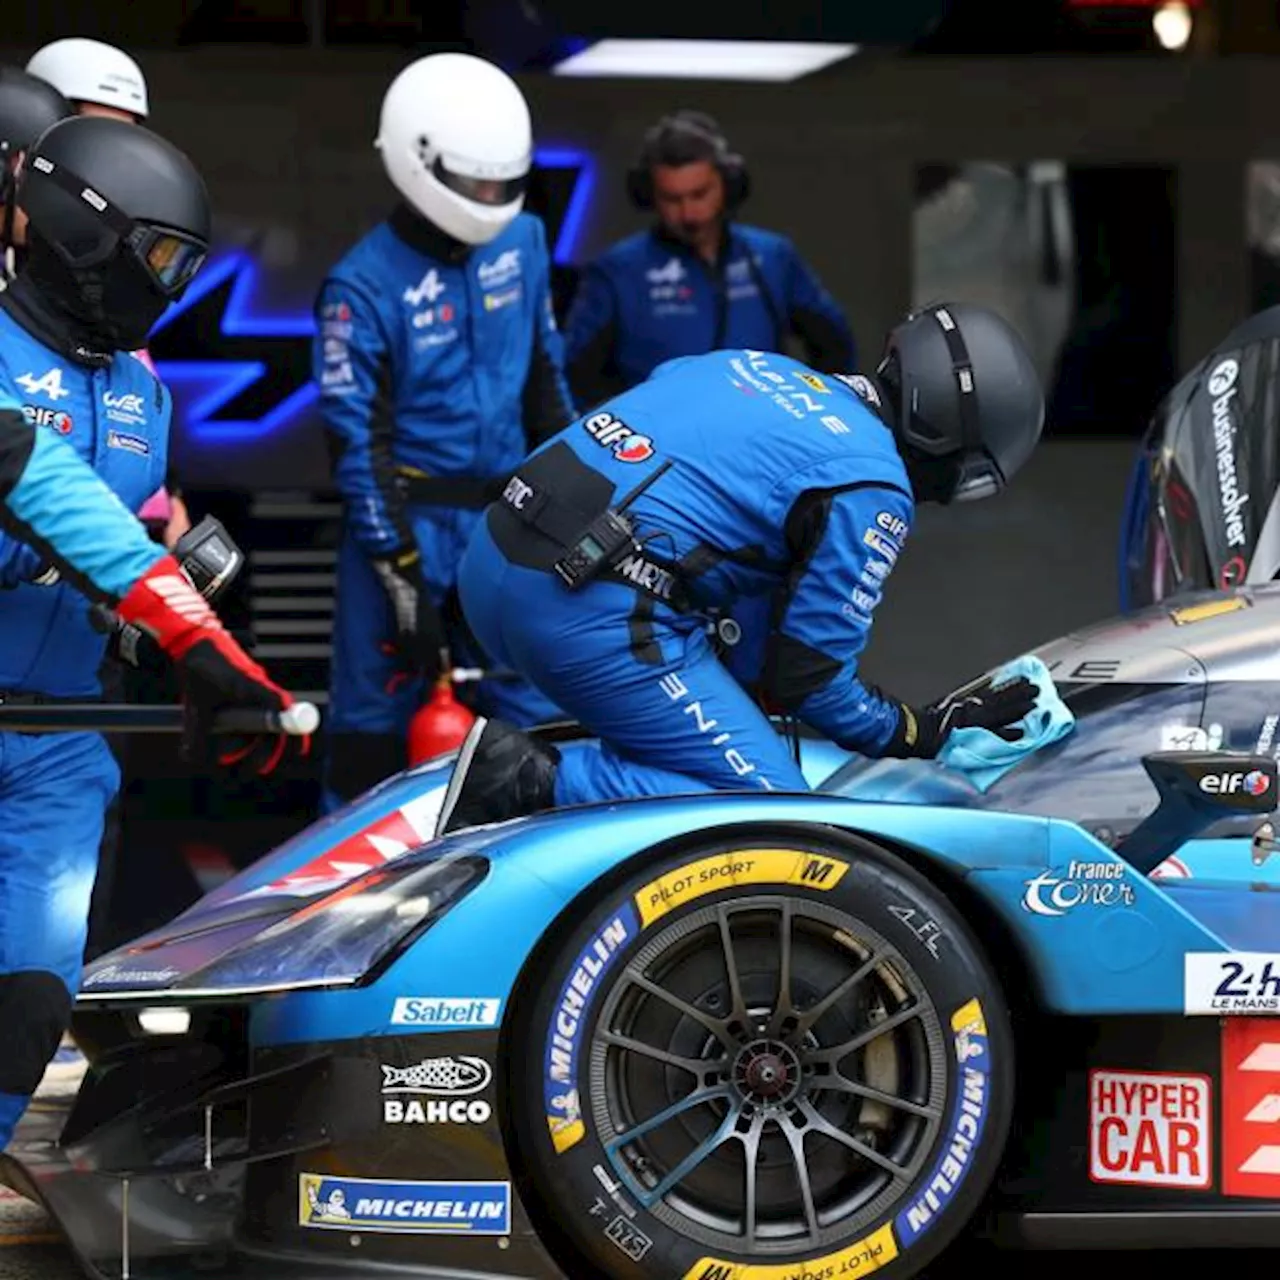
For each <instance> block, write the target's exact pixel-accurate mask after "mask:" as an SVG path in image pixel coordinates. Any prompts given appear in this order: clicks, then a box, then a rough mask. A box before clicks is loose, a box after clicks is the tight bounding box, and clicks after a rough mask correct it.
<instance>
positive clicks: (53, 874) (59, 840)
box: [0, 733, 120, 1147]
mask: <svg viewBox="0 0 1280 1280" xmlns="http://www.w3.org/2000/svg"><path fill="white" fill-rule="evenodd" d="M119 785H120V771H119V769H118V767H117V765H116V762H115V759H114V757H113V756H112V754H111V751H110V750H109V749H108V747H107V744H106V742H105V740H104V739H103V738H101V737H100V736H99V735H98V734H96V733H60V734H19V733H0V1044H2V1045H3V1048H0V1147H4V1146H6V1145H7V1144H8V1142H9V1139H10V1138H11V1137H12V1135H13V1130H14V1126H15V1125H16V1124H17V1123H18V1120H19V1119H20V1118H21V1116H22V1113H23V1112H24V1111H25V1110H26V1107H27V1103H28V1102H29V1101H30V1099H31V1095H32V1094H33V1093H34V1092H35V1089H36V1086H37V1085H38V1084H39V1083H40V1078H41V1076H43V1074H44V1069H45V1067H46V1066H47V1065H48V1063H49V1061H50V1060H51V1059H52V1057H53V1055H54V1053H55V1052H56V1051H57V1048H58V1042H59V1041H60V1040H61V1038H62V1034H63V1032H64V1031H65V1030H66V1028H67V1024H68V1021H69V1019H70V1014H71V1002H72V1000H73V999H74V998H75V995H76V992H77V991H78V990H79V987H80V973H81V969H82V968H83V965H84V948H85V937H86V935H87V933H88V927H89V902H90V899H91V897H92V895H93V881H94V876H95V874H96V872H97V862H98V846H99V844H100V842H101V840H102V826H103V816H104V814H105V813H106V810H107V806H108V805H109V804H110V803H111V800H112V797H113V796H114V795H115V793H116V790H117V788H118V787H119Z"/></svg>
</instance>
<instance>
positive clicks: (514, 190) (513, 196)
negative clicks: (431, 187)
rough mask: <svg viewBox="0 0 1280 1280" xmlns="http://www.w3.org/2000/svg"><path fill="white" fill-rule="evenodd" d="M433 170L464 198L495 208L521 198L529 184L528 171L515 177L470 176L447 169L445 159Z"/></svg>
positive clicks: (438, 162) (446, 184)
mask: <svg viewBox="0 0 1280 1280" xmlns="http://www.w3.org/2000/svg"><path fill="white" fill-rule="evenodd" d="M433 172H434V173H435V176H436V177H437V178H438V179H439V180H440V181H441V182H442V183H443V184H444V185H445V186H446V187H448V188H449V190H450V191H453V192H455V193H456V194H458V195H460V196H462V197H463V199H464V200H472V201H474V202H475V203H476V204H483V205H489V206H491V207H492V208H495V209H498V208H501V207H502V206H503V205H507V204H512V203H514V202H515V201H516V200H518V199H520V197H521V196H522V195H524V193H525V188H526V187H527V186H528V185H529V175H528V174H527V173H522V174H520V175H519V176H518V177H515V178H469V177H467V176H466V175H465V174H461V173H454V172H453V171H452V170H450V169H447V168H446V167H445V164H444V161H443V159H437V160H436V162H435V165H434V166H433Z"/></svg>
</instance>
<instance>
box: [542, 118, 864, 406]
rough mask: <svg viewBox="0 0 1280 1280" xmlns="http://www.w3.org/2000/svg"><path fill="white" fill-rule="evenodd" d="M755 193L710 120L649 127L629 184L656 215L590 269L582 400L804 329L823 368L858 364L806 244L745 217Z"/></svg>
mask: <svg viewBox="0 0 1280 1280" xmlns="http://www.w3.org/2000/svg"><path fill="white" fill-rule="evenodd" d="M749 191H750V179H749V177H748V173H747V168H746V164H745V162H744V161H743V158H742V157H741V156H740V155H738V154H737V153H736V152H734V151H733V149H732V148H731V147H730V145H729V143H728V140H727V139H726V138H725V136H724V134H723V133H722V132H721V130H720V127H719V125H718V124H717V123H716V122H715V120H713V119H712V118H711V117H710V116H708V115H704V114H703V113H702V112H700V111H677V112H675V114H673V115H669V116H665V117H663V119H661V120H660V121H658V123H657V124H656V125H654V126H653V128H651V129H650V130H649V131H648V133H647V134H646V135H645V138H644V143H643V145H642V147H641V149H640V155H639V158H638V159H637V160H636V163H635V164H634V165H633V166H632V168H631V169H630V170H629V171H628V174H627V192H628V195H629V196H630V197H631V201H632V203H633V204H634V205H635V206H636V207H637V208H639V209H644V210H653V211H654V212H655V213H656V214H657V218H656V221H655V222H654V225H653V226H652V227H651V228H650V229H649V230H647V231H642V232H640V233H639V234H637V235H633V236H629V237H628V238H627V239H625V240H621V241H619V242H618V243H617V244H616V245H614V246H613V247H612V248H611V249H609V250H607V251H606V252H605V253H604V254H603V255H602V256H601V257H600V258H599V260H598V261H596V262H594V263H592V264H591V265H590V266H589V267H588V268H587V269H586V271H585V272H584V273H583V276H582V281H581V283H580V284H579V286H578V291H577V293H576V295H575V297H574V300H573V305H572V306H571V307H570V310H569V317H568V319H567V321H566V323H565V347H566V362H567V368H568V371H569V381H570V385H571V386H572V387H573V392H574V395H575V396H576V397H577V398H578V402H579V404H584V405H585V404H595V403H598V402H599V401H600V400H603V399H605V398H606V396H607V395H609V394H614V393H617V392H619V391H624V390H626V389H627V388H629V387H633V386H635V385H636V384H637V383H639V382H642V381H644V379H645V378H647V377H648V376H649V374H650V373H651V372H652V371H653V370H654V369H655V368H656V367H657V366H658V365H660V364H662V363H663V362H664V361H666V360H671V359H674V358H675V357H677V356H690V355H699V354H701V353H703V352H705V351H716V350H719V349H721V348H724V347H757V348H759V349H760V350H762V351H784V350H786V347H785V345H784V344H785V342H786V339H787V338H788V336H789V335H792V334H794V335H795V336H796V337H798V338H799V339H800V342H801V344H802V347H803V355H804V358H805V360H806V361H807V362H808V363H809V364H810V365H812V366H813V367H814V368H816V369H819V370H829V371H831V372H833V373H834V372H839V371H840V370H842V369H853V368H856V365H857V361H856V359H855V354H856V353H855V349H854V341H853V334H852V332H851V331H850V329H849V323H848V321H847V320H846V319H845V316H844V313H843V312H842V311H841V310H840V307H839V305H838V304H837V303H836V301H835V299H834V298H833V297H832V296H831V295H830V294H829V293H828V292H827V290H826V289H825V288H823V286H822V284H821V283H820V281H819V280H818V278H817V276H816V275H815V274H814V273H813V271H812V270H811V269H810V267H809V266H808V265H807V264H806V263H805V262H804V260H803V259H802V258H801V257H800V255H799V253H798V252H797V251H796V247H795V245H794V244H792V243H791V241H790V240H788V239H787V238H786V237H785V236H782V235H779V234H778V233H777V232H774V231H767V230H765V229H764V228H763V227H755V226H749V225H748V224H746V223H743V222H738V221H736V218H737V214H738V211H739V209H740V208H741V207H742V204H743V202H744V201H745V200H746V198H747V195H748V193H749Z"/></svg>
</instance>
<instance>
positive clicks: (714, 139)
mask: <svg viewBox="0 0 1280 1280" xmlns="http://www.w3.org/2000/svg"><path fill="white" fill-rule="evenodd" d="M679 141H686V142H693V143H695V144H701V146H702V147H703V148H709V149H710V151H711V154H710V155H709V156H707V157H706V158H707V159H708V160H710V161H711V163H712V164H714V165H715V167H716V168H717V169H718V170H719V171H720V176H721V177H722V178H723V179H724V204H725V213H726V214H727V215H729V216H732V215H733V214H735V213H736V212H737V211H738V209H739V208H740V207H741V206H742V204H743V203H744V202H745V201H746V199H747V197H748V196H749V195H750V194H751V178H750V176H749V175H748V173H747V165H746V161H745V160H743V158H742V157H741V156H740V155H738V154H737V152H735V151H731V150H730V149H729V143H728V140H727V139H726V138H725V136H724V134H723V133H721V131H720V126H719V125H718V124H717V123H716V122H715V121H714V120H713V119H712V118H711V117H710V116H709V115H706V114H705V113H704V112H701V111H677V112H675V113H674V114H672V115H669V116H663V117H662V119H661V120H659V121H658V123H657V124H655V125H654V126H653V127H652V128H651V129H650V130H649V131H648V132H647V133H646V134H645V135H644V142H643V143H642V144H641V147H640V155H639V156H638V157H637V159H636V162H635V164H633V165H632V166H631V168H630V169H628V170H627V195H628V196H629V197H630V198H631V203H632V204H634V205H635V206H636V208H637V209H652V208H653V172H652V170H653V166H654V165H655V164H662V163H663V160H662V156H663V153H664V152H665V151H666V150H667V149H668V148H669V147H671V145H672V144H673V143H676V142H679Z"/></svg>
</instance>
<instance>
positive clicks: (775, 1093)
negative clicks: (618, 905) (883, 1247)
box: [589, 895, 947, 1255]
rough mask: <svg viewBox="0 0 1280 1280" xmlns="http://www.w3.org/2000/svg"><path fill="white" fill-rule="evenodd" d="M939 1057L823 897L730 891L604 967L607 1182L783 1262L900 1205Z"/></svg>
mask: <svg viewBox="0 0 1280 1280" xmlns="http://www.w3.org/2000/svg"><path fill="white" fill-rule="evenodd" d="M946 1063H947V1041H946V1039H945V1037H944V1034H943V1028H942V1023H941V1020H940V1019H939V1017H938V1013H937V1010H936V1009H935V1007H934V1004H933V1001H932V1000H931V999H930V997H929V995H928V994H927V992H926V991H925V988H924V984H923V983H922V982H921V981H920V979H919V977H918V976H917V974H916V973H915V971H914V969H913V968H912V967H911V966H910V965H909V964H907V963H906V961H904V960H903V958H902V956H901V955H900V954H899V953H898V952H897V951H896V950H895V949H894V948H893V947H892V946H890V945H889V944H888V943H887V942H886V941H885V940H884V939H883V938H882V937H881V936H880V935H879V934H877V933H876V932H875V931H874V930H872V929H869V928H867V927H866V926H865V925H863V924H861V923H860V922H857V921H855V920H854V919H853V918H852V917H850V916H849V915H847V914H846V913H844V912H841V911H837V910H835V909H833V908H831V907H828V906H825V905H823V904H819V903H810V902H807V901H804V900H800V899H796V898H790V897H781V896H774V895H757V896H752V897H740V898H735V899H734V900H733V901H731V902H725V903H721V904H719V905H717V906H713V907H707V908H704V909H703V910H701V911H698V912H695V913H692V914H691V915H689V916H687V917H685V918H684V919H683V920H680V921H678V922H677V923H675V924H672V925H669V926H668V927H667V928H666V929H664V930H662V931H661V932H660V933H658V934H656V935H655V936H654V937H653V938H651V939H650V941H649V942H648V943H646V945H645V946H644V947H643V948H642V949H641V950H640V951H639V952H638V953H637V954H636V956H635V957H634V958H633V959H632V961H631V963H630V964H629V965H628V966H627V967H626V968H625V969H624V970H622V971H620V972H619V973H618V974H616V975H615V976H614V977H613V978H612V980H611V984H610V987H609V989H608V991H607V993H606V995H605V999H604V1000H603V1002H602V1004H601V1011H600V1020H599V1023H598V1025H597V1028H596V1033H595V1035H594V1037H593V1039H592V1046H591V1053H590V1073H589V1079H590V1085H591V1095H590V1096H591V1108H592V1114H593V1118H594V1120H595V1124H596V1127H597V1132H598V1133H599V1134H600V1138H601V1142H602V1145H603V1147H604V1150H605V1153H606V1156H607V1158H608V1160H609V1163H610V1166H611V1168H612V1171H613V1173H614V1174H615V1175H616V1177H617V1178H618V1180H619V1181H620V1182H621V1184H622V1186H623V1187H624V1188H625V1189H626V1190H627V1191H628V1192H629V1194H630V1195H631V1196H633V1197H634V1198H635V1199H636V1200H637V1201H639V1203H640V1204H641V1205H643V1206H644V1207H645V1208H646V1209H647V1210H648V1211H649V1212H650V1213H651V1214H653V1215H654V1216H655V1217H656V1218H658V1219H659V1220H660V1221H662V1222H664V1223H665V1224H666V1225H667V1226H669V1227H670V1228H671V1229H672V1230H674V1231H676V1232H677V1233H679V1234H680V1235H682V1236H684V1237H687V1238H689V1239H691V1240H694V1241H697V1242H698V1243H699V1244H700V1245H703V1246H706V1247H708V1248H713V1249H716V1250H718V1251H722V1252H723V1251H729V1252H738V1253H749V1254H753V1255H760V1254H769V1253H788V1254H790V1253H796V1252H800V1251H804V1250H808V1249H812V1248H826V1247H829V1246H831V1245H833V1244H835V1243H836V1242H838V1241H843V1240H845V1239H847V1238H848V1237H849V1236H850V1235H852V1234H854V1233H858V1232H861V1231H863V1230H864V1229H865V1228H866V1227H867V1226H869V1225H870V1224H871V1223H872V1221H873V1220H875V1219H876V1218H878V1217H879V1216H880V1215H881V1214H883V1213H884V1211H885V1210H886V1209H887V1208H888V1207H889V1206H891V1205H892V1204H894V1203H895V1202H897V1201H898V1200H899V1199H900V1198H901V1197H902V1195H903V1194H904V1193H905V1192H906V1190H907V1189H908V1187H909V1186H910V1185H911V1183H912V1182H913V1181H914V1180H915V1179H916V1177H917V1176H918V1175H919V1173H920V1172H921V1170H922V1169H923V1167H924V1165H925V1162H926V1161H927V1160H928V1158H929V1156H930V1155H931V1154H932V1149H933V1145H934V1142H935V1140H936V1138H937V1134H938V1129H939V1125H940V1122H941V1117H942V1113H943V1104H944V1102H945V1100H946V1086H947V1067H946ZM601 1172H604V1171H603V1170H602V1171H601Z"/></svg>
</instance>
